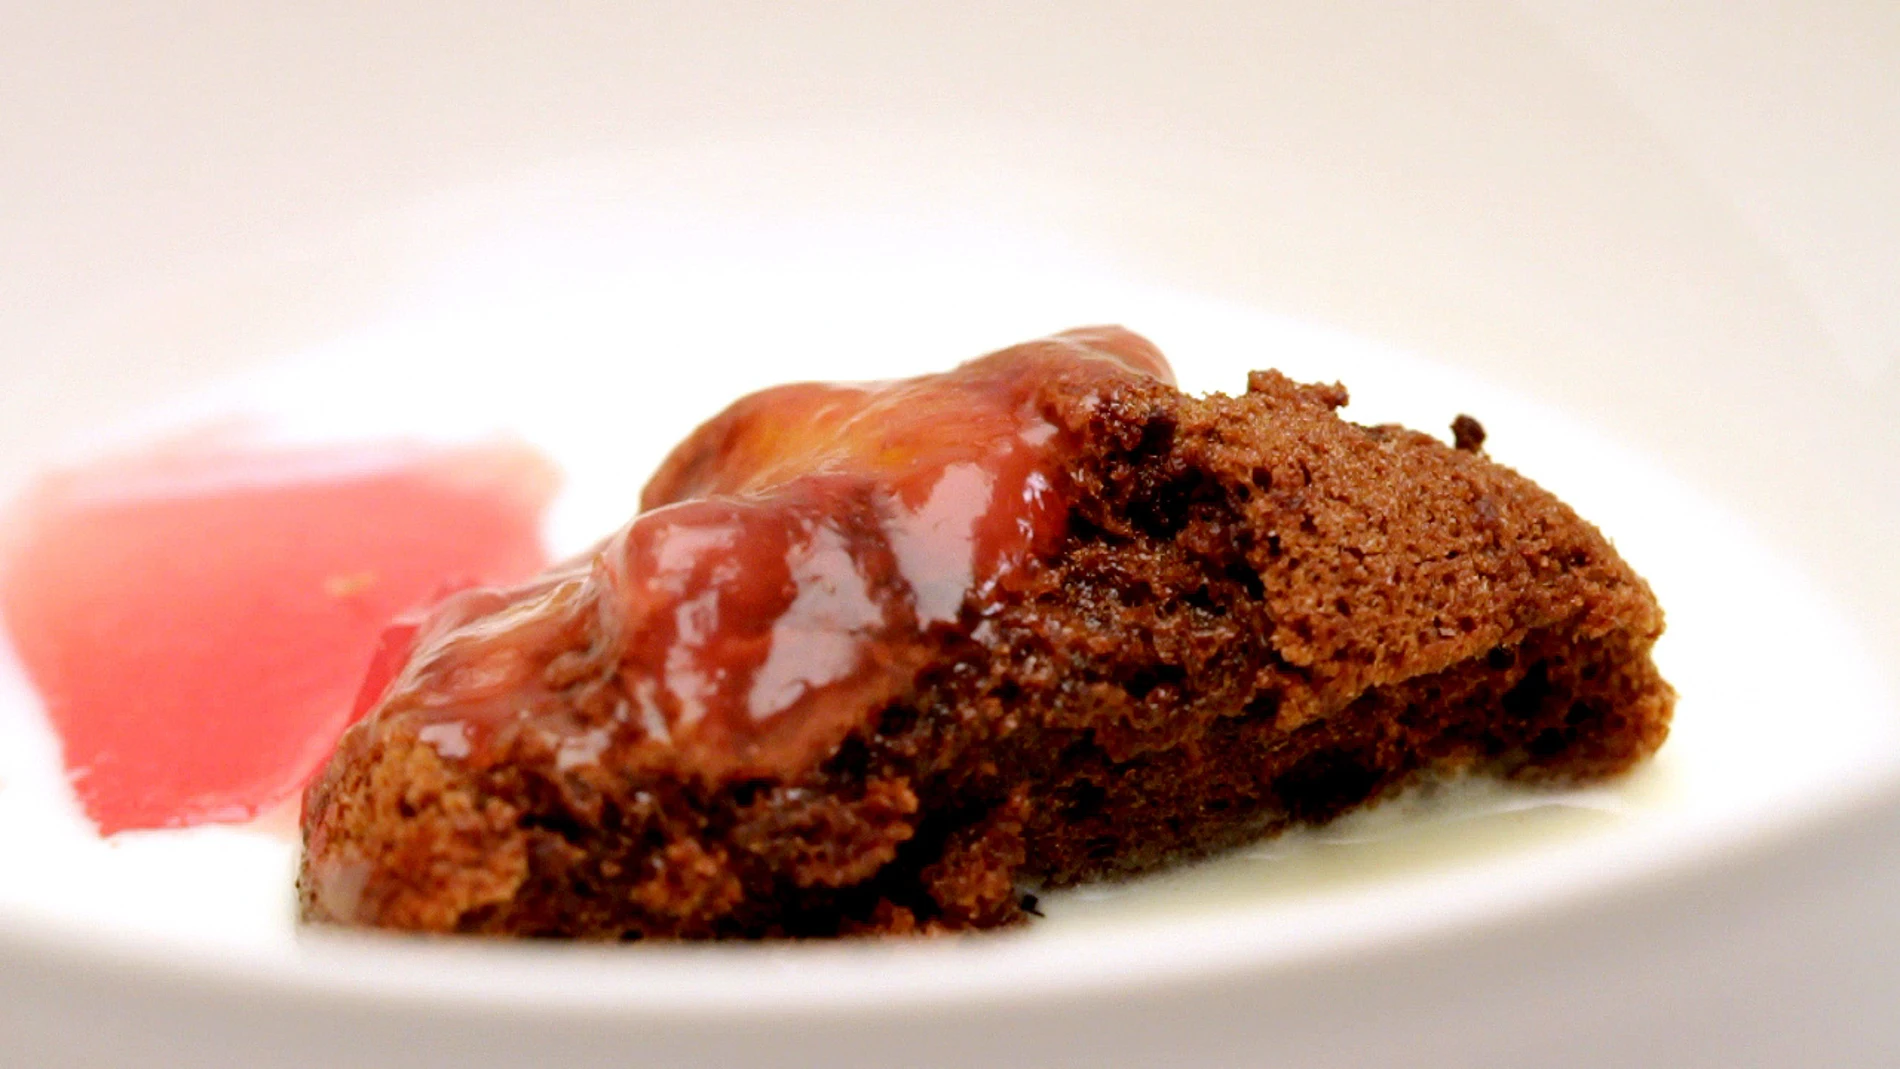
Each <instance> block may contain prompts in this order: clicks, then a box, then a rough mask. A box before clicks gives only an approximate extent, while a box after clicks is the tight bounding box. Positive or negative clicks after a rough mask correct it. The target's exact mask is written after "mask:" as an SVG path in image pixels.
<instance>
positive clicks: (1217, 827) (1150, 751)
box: [299, 371, 1673, 939]
mask: <svg viewBox="0 0 1900 1069" xmlns="http://www.w3.org/2000/svg"><path fill="white" fill-rule="evenodd" d="M1345 401H1346V392H1345V390H1344V389H1342V388H1340V387H1338V386H1303V385H1299V384H1296V383H1294V382H1292V381H1290V380H1288V379H1287V378H1285V377H1284V376H1282V375H1280V374H1279V373H1277V372H1272V371H1264V372H1256V373H1254V374H1253V375H1251V376H1249V379H1248V382H1247V390H1246V392H1245V393H1244V394H1242V395H1240V396H1234V397H1229V396H1223V395H1213V396H1209V397H1206V398H1196V397H1190V396H1188V395H1185V394H1183V393H1181V392H1179V391H1177V390H1175V389H1174V388H1173V387H1171V386H1168V385H1166V384H1164V383H1162V382H1160V381H1157V380H1155V379H1153V378H1149V377H1146V376H1138V375H1129V376H1124V377H1121V378H1119V379H1117V380H1116V381H1115V383H1114V384H1113V385H1112V386H1111V387H1109V388H1107V389H1104V390H1101V391H1096V392H1093V393H1091V394H1090V395H1087V396H1080V395H1077V394H1075V393H1073V392H1062V391H1051V392H1050V393H1048V394H1047V395H1045V396H1043V397H1042V398H1041V400H1040V404H1041V406H1042V409H1043V416H1044V418H1046V419H1047V420H1048V421H1049V422H1050V423H1052V424H1054V425H1055V426H1056V427H1057V428H1059V429H1060V431H1061V433H1062V434H1063V435H1064V436H1065V440H1066V441H1069V442H1071V443H1072V448H1071V450H1070V452H1069V454H1068V457H1067V459H1066V460H1065V469H1066V470H1065V475H1066V478H1067V487H1066V489H1065V494H1066V507H1067V510H1068V515H1067V522H1066V533H1065V534H1063V536H1062V538H1061V542H1060V544H1059V547H1058V548H1057V549H1056V551H1055V552H1054V553H1053V554H1051V555H1049V557H1048V558H1047V559H1046V560H1045V561H1043V562H1042V563H1041V564H1040V565H1039V566H1037V567H1034V568H1026V569H1022V570H1019V571H1017V572H1014V573H1011V574H1010V575H1008V576H1007V577H1005V578H1004V579H1003V580H1002V581H1000V582H999V583H998V584H996V586H995V587H994V589H991V590H988V591H986V592H985V593H984V596H983V597H982V598H980V599H978V598H972V599H971V600H970V601H969V602H967V603H966V604H965V606H964V609H963V614H962V618H961V620H960V622H959V623H958V624H957V625H956V626H953V627H937V628H933V629H930V630H929V631H928V632H927V633H926V634H924V635H922V636H920V637H919V638H918V639H917V640H916V642H915V643H913V644H912V645H913V646H915V647H916V648H911V649H907V650H905V651H902V654H903V656H902V658H900V659H902V660H903V661H904V663H906V664H919V665H921V667H918V668H916V670H915V671H914V674H912V675H911V676H910V677H909V682H908V684H907V685H906V686H904V687H902V688H901V692H900V693H899V694H898V695H897V696H896V697H895V698H891V699H880V700H879V701H877V702H876V703H875V704H874V705H873V706H869V707H865V708H863V709H862V710H860V711H859V712H858V714H857V715H856V719H855V720H854V721H853V723H854V724H855V727H853V728H852V729H851V730H850V732H849V734H848V735H846V736H845V737H844V739H843V741H842V742H841V743H838V744H837V745H835V746H831V747H829V748H828V749H827V750H826V751H825V752H823V753H821V754H820V755H819V756H818V757H817V758H816V759H814V760H811V761H809V762H808V763H806V764H805V765H803V766H802V767H797V768H788V769H784V770H781V771H779V772H777V773H774V774H772V775H765V776H759V775H747V776H739V777H707V776H705V775H701V774H699V773H698V772H697V771H696V770H695V769H693V768H691V767H688V766H687V765H685V764H683V763H682V762H681V761H680V760H677V759H675V758H673V757H669V754H668V751H667V749H666V747H665V746H664V745H661V744H659V743H654V744H653V745H649V746H645V747H643V748H636V751H634V752H637V754H638V755H639V756H637V757H629V758H626V759H624V760H619V761H612V760H600V761H582V762H576V761H574V760H573V750H572V740H573V739H574V738H576V737H578V736H577V735H576V734H575V732H576V730H577V728H576V725H580V726H581V727H585V725H586V724H587V723H589V722H591V721H590V720H589V717H592V716H596V715H597V714H596V713H594V712H590V709H591V708H592V707H593V705H598V698H597V696H594V697H589V696H588V695H586V694H579V695H577V696H576V697H575V699H574V707H573V708H572V709H571V710H566V711H563V712H560V713H558V714H549V717H558V718H560V719H561V721H562V723H561V725H559V727H560V730H558V731H557V730H553V729H552V728H551V729H550V730H549V731H546V732H536V731H533V730H521V731H516V732H514V733H512V734H511V735H510V736H509V737H508V739H507V740H506V742H505V744H497V745H499V746H501V748H500V749H499V750H496V751H494V752H491V753H488V754H486V755H484V756H483V757H482V759H481V760H479V761H477V760H463V759H459V758H458V756H457V755H456V753H455V750H454V748H453V747H444V746H442V745H441V740H440V738H439V737H431V736H428V735H427V732H428V731H429V730H430V722H429V721H427V720H424V719H419V718H413V717H407V716H404V715H401V714H395V715H380V716H373V717H372V718H370V719H369V720H366V721H364V722H363V723H360V724H358V725H357V726H356V727H355V728H354V729H352V731H351V732H350V733H349V735H347V736H346V738H345V739H344V741H343V743H342V744H341V746H340V747H339V750H338V752H337V754H336V756H335V757H334V758H333V760H332V761H331V763H330V765H329V766H328V768H327V769H326V771H325V772H324V774H323V775H322V776H321V778H320V779H319V780H318V781H317V782H316V783H315V784H314V785H313V786H312V787H311V789H310V791H309V794H308V796H307V798H306V801H305V809H304V833H305V855H304V867H303V871H302V875H301V877H300V880H299V888H300V896H301V904H302V913H303V916H304V918H305V919H306V920H308V921H314V922H336V923H348V924H360V925H372V926H383V927H389V928H398V929H411V930H425V931H435V932H476V933H490V934H507V935H525V936H560V937H577V938H585V939H638V938H759V937H784V936H791V937H803V936H833V935H841V934H852V933H871V932H880V933H909V932H926V931H944V930H957V929H971V928H988V927H995V926H1000V925H1008V924H1013V923H1019V922H1022V921H1024V920H1025V919H1026V914H1025V912H1024V909H1023V905H1022V895H1023V892H1024V889H1025V888H1032V887H1035V888H1039V887H1048V886H1061V885H1067V884H1073V883H1076V882H1078V881H1084V880H1092V879H1100V878H1104V877H1119V876H1125V875H1130V874H1135V873H1140V872H1144V871H1147V870H1151V869H1154V868H1156V867H1158V866H1162V865H1166V864H1169V863H1170V862H1174V861H1176V860H1179V859H1184V858H1192V857H1196V856H1200V855H1204V854H1207V853H1209V852H1211V851H1216V850H1220V849H1223V848H1225V847H1229V846H1233V845H1235V844H1238V843H1243V842H1246V841H1249V840H1253V839H1257V838H1259V837H1262V836H1267V835H1272V834H1274V833H1276V832H1278V831H1280V830H1282V829H1284V828H1287V827H1288V826H1290V825H1294V824H1305V823H1317V822H1323V821H1326V820H1329V819H1331V818H1333V817H1335V816H1337V815H1339V814H1341V813H1343V812H1346V811H1347V810H1350V809H1352V808H1354V807H1357V806H1363V805H1366V804H1368V803H1372V802H1375V801H1377V800H1378V799H1380V798H1382V797H1384V796H1386V795H1388V794H1390V793H1392V792H1393V791H1395V790H1397V789H1399V788H1401V787H1403V786H1405V785H1406V784H1408V783H1411V782H1414V781H1416V780H1418V779H1419V778H1421V777H1424V776H1428V775H1440V774H1446V773H1455V772H1472V773H1479V774H1486V775H1493V776H1499V777H1506V778H1509V779H1514V780H1524V781H1586V780H1594V779H1599V778H1602V777H1607V776H1612V775H1615V774H1617V773H1620V772H1623V771H1625V770H1627V769H1628V768H1630V767H1631V765H1633V764H1634V763H1636V762H1638V761H1640V760H1641V759H1643V758H1644V757H1646V756H1647V755H1649V754H1650V753H1651V752H1653V751H1654V750H1655V749H1656V748H1657V747H1658V746H1659V745H1660V744H1661V743H1662V741H1663V739H1664V737H1665V736H1666V734H1667V732H1668V726H1669V718H1670V712H1671V707H1672V703H1673V695H1672V692H1671V690H1670V688H1669V686H1668V685H1667V684H1666V683H1665V682H1664V681H1663V680H1662V679H1661V677H1660V676H1659V675H1658V674H1657V671H1656V668H1655V666H1654V665H1653V663H1652V662H1651V658H1650V649H1651V646H1652V645H1653V644H1654V642H1655V641H1656V638H1657V636H1658V635H1659V634H1660V633H1661V631H1662V628H1663V618H1662V613H1661V611H1660V610H1659V609H1658V607H1657V605H1656V602H1655V599H1654V598H1653V597H1652V595H1651V593H1650V591H1649V588H1648V587H1647V586H1646V585H1645V584H1644V582H1643V581H1642V580H1641V579H1640V578H1638V577H1637V576H1636V575H1635V574H1634V573H1633V572H1632V571H1631V570H1630V568H1629V567H1628V566H1627V565H1626V564H1625V563H1624V562H1623V561H1622V560H1621V559H1620V558H1619V557H1618V556H1617V555H1616V553H1615V551H1614V550H1613V549H1612V548H1611V546H1610V544H1609V542H1608V541H1606V540H1605V539H1604V537H1603V536H1602V535H1601V534H1599V533H1598V531H1597V530H1596V529H1595V528H1594V527H1592V526H1591V525H1590V524H1588V523H1586V522H1585V521H1583V520H1582V519H1580V518H1579V517H1578V516H1577V515H1576V514H1575V513H1573V512H1572V511H1571V510H1570V509H1569V508H1568V507H1567V506H1565V505H1564V504H1563V503H1562V502H1560V501H1558V500H1557V499H1556V498H1554V497H1552V496H1551V495H1550V494H1548V493H1546V492H1545V491H1543V490H1542V489H1540V488H1539V487H1537V486H1536V485H1535V484H1533V483H1532V482H1530V481H1529V480H1527V479H1525V478H1524V477H1522V476H1520V475H1518V474H1517V473H1515V472H1513V471H1511V470H1509V469H1507V468H1504V467H1502V466H1500V465H1498V464H1495V463H1492V462H1491V461H1490V460H1488V459H1487V458H1486V457H1485V456H1484V455H1483V453H1482V452H1481V445H1482V442H1483V430H1482V428H1481V427H1479V426H1478V425H1477V423H1476V421H1473V420H1469V419H1468V418H1463V417H1461V419H1460V421H1459V425H1458V428H1457V432H1456V438H1457V440H1458V442H1459V445H1460V448H1453V447H1451V446H1448V445H1446V444H1444V443H1442V442H1440V441H1438V440H1436V439H1433V438H1431V437H1429V436H1427V435H1424V434H1420V433H1416V432H1413V431H1409V430H1405V429H1403V428H1400V427H1396V426H1379V427H1362V426H1358V425H1355V424H1352V423H1349V422H1346V421H1345V420H1342V419H1341V418H1340V417H1339V416H1338V415H1337V414H1336V412H1335V409H1337V408H1338V407H1339V406H1341V405H1343V404H1344V403H1345ZM597 639H598V636H592V637H582V638H576V639H575V640H574V641H577V642H578V641H596V640H597ZM557 661H558V658H557ZM552 670H553V669H552V668H551V669H550V671H552ZM590 703H592V705H590Z"/></svg>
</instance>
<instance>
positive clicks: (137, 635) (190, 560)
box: [0, 442, 556, 833]
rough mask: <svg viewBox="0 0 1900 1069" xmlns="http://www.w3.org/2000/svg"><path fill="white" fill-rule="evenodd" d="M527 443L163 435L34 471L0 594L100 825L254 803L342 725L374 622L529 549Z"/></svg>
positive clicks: (235, 812) (198, 818)
mask: <svg viewBox="0 0 1900 1069" xmlns="http://www.w3.org/2000/svg"><path fill="white" fill-rule="evenodd" d="M555 482H556V474H555V472H554V469H553V468H552V466H551V465H550V464H549V463H548V462H547V461H546V460H544V459H542V458H541V457H540V456H539V455H538V454H536V453H534V452H533V451H532V450H529V449H528V448H527V447H525V446H522V445H516V444H506V443H495V444H485V445H479V446H467V447H456V448H450V447H433V448H432V447H424V446H419V445H411V444H402V443H380V444H352V445H338V446H326V447H321V448H297V449H261V448H237V447H232V446H229V445H216V444H206V443H203V442H200V443H196V444H184V445H179V446H177V447H174V448H170V449H166V450H161V451H150V452H147V453H144V454H141V455H140V456H138V457H136V458H127V459H120V460H116V461H109V462H101V463H98V464H96V465H94V466H90V467H86V468H81V469H76V470H69V471H63V472H60V473H58V474H55V475H52V476H49V477H47V478H45V479H43V480H42V481H41V482H40V484H39V485H38V486H37V487H35V488H34V489H33V490H32V492H31V493H29V494H28V496H27V497H26V498H24V499H23V500H22V501H21V502H20V503H19V504H18V505H17V506H16V507H15V509H14V511H13V514H12V515H11V516H9V517H8V527H7V531H6V534H7V537H6V538H5V540H4V542H3V543H0V545H4V552H3V553H0V610H4V616H5V620H6V624H7V629H8V631H9V632H10V633H11V637H12V641H13V643H14V645H15V647H16V648H17V650H18V652H19V655H20V658H21V660H22V662H23V663H24V664H25V667H26V670H27V672H28V674H29V675H30V676H31V678H32V680H33V682H34V684H35V686H36V687H37V688H38V690H39V692H40V694H41V696H42V698H43V699H44V702H45V705H46V709H47V713H48V715H49V718H50V719H51V721H52V725H53V727H54V729H55V730H56V731H57V733H58V735H59V737H60V741H61V744H62V746H63V751H64V756H65V762H66V767H67V771H68V775H69V777H70V779H71V781H72V784H73V786H74V788H75V790H76V791H77V794H78V797H79V800H80V802H81V803H82V804H83V806H84V808H85V811H86V813H87V815H88V816H90V817H91V818H92V820H93V821H94V822H95V823H96V824H97V825H98V826H99V828H100V830H101V831H102V832H105V833H112V832H116V831H120V830H123V829H128V828H157V827H177V826H182V825H190V824H196V823H201V822H208V821H236V820H244V819H247V818H249V817H251V816H254V815H255V814H257V813H258V812H259V811H261V810H264V809H267V808H270V807H272V806H273V805H275V804H277V803H279V802H282V801H284V800H285V799H287V798H289V797H290V796H292V795H293V794H294V793H295V792H296V791H297V790H298V789H299V788H300V787H301V786H302V785H303V784H304V783H305V782H306V781H307V780H308V779H309V778H310V777H311V776H312V775H313V774H314V773H315V771H316V770H317V768H318V767H319V766H320V765H321V764H322V762H323V760H324V759H325V758H326V757H327V756H328V755H329V753H330V751H331V749H332V747H333V746H334V744H335V742H336V739H337V736H338V735H339V734H341V733H342V731H343V729H344V728H345V727H346V726H347V725H348V722H349V720H350V718H351V715H352V701H353V699H355V698H356V696H357V692H358V689H359V687H360V686H361V685H362V681H363V672H364V668H365V666H366V665H367V664H369V663H370V660H371V657H372V653H373V651H374V650H375V648H376V645H377V641H378V637H379V635H380V634H381V633H382V631H383V629H384V627H385V625H387V624H388V623H389V621H390V620H391V618H392V617H394V616H396V615H397V614H398V613H401V612H403V611H404V610H407V609H411V608H412V607H415V606H418V605H420V604H423V603H426V602H428V601H431V600H433V599H434V598H436V597H437V596H439V595H440V594H441V593H442V592H443V591H444V588H445V586H465V585H468V584H470V583H475V582H490V583H492V582H515V581H519V580H521V579H523V578H524V577H526V576H529V575H532V574H534V573H535V572H537V571H538V570H540V569H541V568H543V567H545V565H546V555H545V553H544V551H543V549H542V546H541V538H540V530H539V528H540V516H541V513H542V511H543V509H544V507H545V506H546V505H547V503H548V501H549V499H550V497H551V496H552V493H553V489H554V486H555Z"/></svg>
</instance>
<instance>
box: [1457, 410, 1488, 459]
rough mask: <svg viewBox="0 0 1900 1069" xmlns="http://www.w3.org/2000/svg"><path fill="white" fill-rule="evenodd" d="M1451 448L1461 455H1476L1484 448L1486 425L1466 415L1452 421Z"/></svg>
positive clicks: (1459, 415)
mask: <svg viewBox="0 0 1900 1069" xmlns="http://www.w3.org/2000/svg"><path fill="white" fill-rule="evenodd" d="M1451 447H1452V448H1453V449H1456V450H1458V451H1459V452H1461V453H1476V452H1478V451H1480V450H1482V449H1483V448H1484V424H1482V423H1479V422H1478V421H1477V420H1475V419H1472V418H1471V417H1470V416H1467V415H1465V414H1464V413H1462V412H1461V413H1459V414H1458V417H1457V418H1456V419H1454V420H1452V421H1451Z"/></svg>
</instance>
